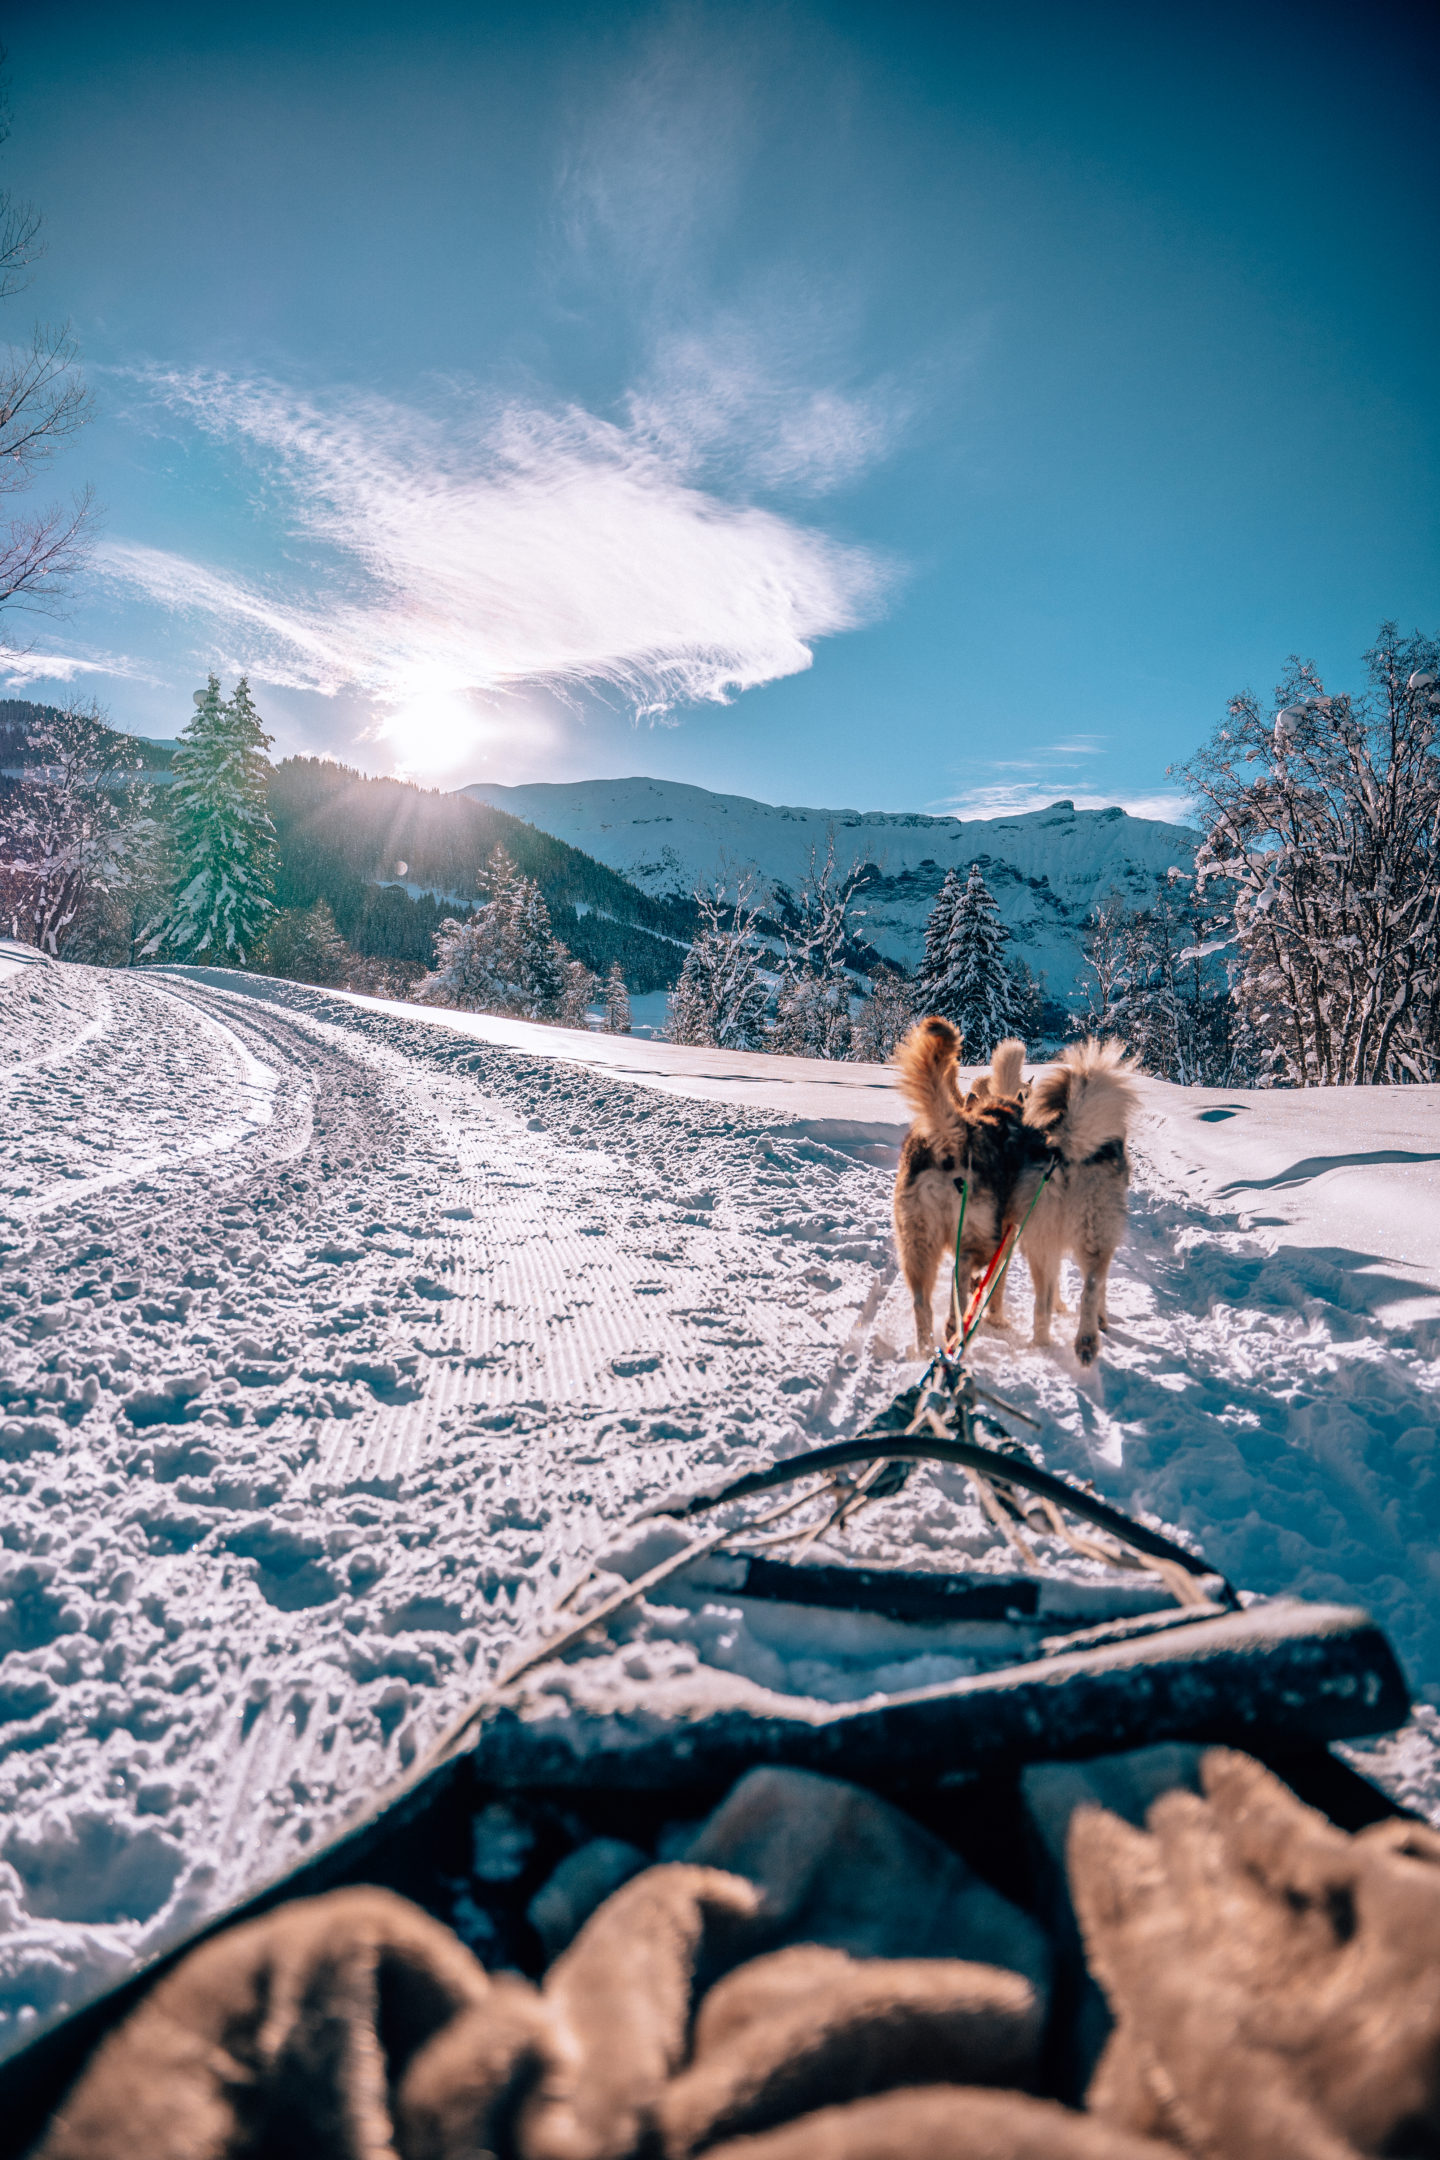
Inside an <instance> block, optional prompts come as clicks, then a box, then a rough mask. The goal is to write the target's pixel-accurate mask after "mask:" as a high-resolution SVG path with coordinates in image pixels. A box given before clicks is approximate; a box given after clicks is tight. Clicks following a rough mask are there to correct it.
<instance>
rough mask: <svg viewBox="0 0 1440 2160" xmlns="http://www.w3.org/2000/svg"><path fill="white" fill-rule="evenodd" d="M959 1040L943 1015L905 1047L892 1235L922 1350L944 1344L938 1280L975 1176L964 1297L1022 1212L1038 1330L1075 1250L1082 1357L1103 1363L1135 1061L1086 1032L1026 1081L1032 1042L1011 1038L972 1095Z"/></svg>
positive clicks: (996, 1310)
mask: <svg viewBox="0 0 1440 2160" xmlns="http://www.w3.org/2000/svg"><path fill="white" fill-rule="evenodd" d="M960 1051H961V1041H960V1036H959V1033H958V1032H957V1030H956V1029H955V1028H954V1027H953V1026H952V1025H951V1023H950V1022H949V1021H948V1020H942V1019H939V1018H937V1017H932V1018H930V1019H928V1020H921V1021H919V1022H917V1024H916V1025H915V1026H914V1027H913V1028H911V1030H910V1032H909V1034H908V1035H907V1036H906V1037H905V1039H904V1041H903V1042H901V1043H900V1044H899V1045H898V1047H897V1049H896V1051H895V1063H896V1064H897V1066H898V1067H899V1070H900V1090H901V1093H902V1094H903V1095H904V1097H905V1100H906V1101H907V1103H908V1104H909V1105H910V1108H911V1110H912V1111H913V1112H914V1118H915V1121H914V1123H913V1125H912V1126H911V1128H910V1131H909V1133H908V1134H907V1136H906V1139H905V1145H904V1147H903V1148H902V1149H901V1153H900V1169H899V1174H898V1176H897V1178H896V1181H895V1239H896V1244H897V1246H898V1248H899V1252H900V1264H901V1266H902V1268H903V1269H904V1272H905V1280H906V1282H907V1283H908V1284H909V1286H910V1295H911V1298H912V1300H913V1302H914V1307H915V1343H916V1349H917V1352H918V1353H919V1354H921V1355H924V1354H925V1353H926V1352H927V1351H928V1350H929V1349H930V1348H931V1347H932V1344H933V1340H934V1337H933V1322H932V1318H931V1301H932V1298H933V1295H934V1289H935V1277H936V1275H937V1273H938V1272H939V1268H940V1265H941V1262H942V1260H944V1259H946V1258H948V1256H949V1255H950V1254H952V1253H953V1252H954V1249H955V1238H956V1232H957V1229H958V1227H959V1219H960V1192H961V1187H962V1186H964V1187H965V1188H966V1202H965V1224H964V1231H963V1234H962V1236H961V1246H960V1295H961V1301H962V1305H963V1304H964V1303H965V1302H966V1301H968V1299H969V1296H970V1294H971V1291H972V1289H973V1287H974V1284H975V1282H976V1281H977V1280H978V1278H979V1277H980V1275H981V1274H983V1272H984V1270H985V1268H986V1266H987V1265H988V1263H989V1260H990V1257H991V1255H992V1253H993V1252H994V1251H995V1248H996V1246H997V1245H998V1244H999V1243H1000V1240H1001V1239H1002V1238H1003V1237H1004V1236H1005V1234H1006V1233H1007V1231H1009V1230H1010V1229H1011V1228H1012V1227H1013V1226H1016V1225H1018V1224H1021V1223H1024V1224H1025V1230H1024V1235H1023V1237H1022V1239H1021V1243H1020V1249H1021V1251H1022V1252H1023V1253H1024V1254H1025V1257H1026V1259H1027V1261H1028V1262H1029V1264H1030V1271H1031V1275H1032V1278H1033V1280H1034V1283H1035V1340H1036V1342H1037V1343H1046V1342H1048V1341H1049V1339H1050V1321H1051V1317H1052V1315H1053V1313H1054V1311H1055V1306H1056V1294H1057V1292H1058V1289H1059V1284H1060V1264H1061V1261H1062V1260H1063V1259H1064V1256H1065V1254H1066V1253H1067V1252H1068V1253H1072V1254H1073V1255H1074V1257H1075V1259H1076V1260H1077V1262H1078V1263H1079V1266H1080V1269H1081V1273H1082V1275H1083V1277H1084V1290H1083V1292H1082V1296H1081V1302H1080V1324H1079V1329H1078V1331H1077V1333H1076V1337H1075V1354H1076V1356H1077V1357H1078V1358H1079V1360H1080V1362H1081V1364H1082V1365H1089V1364H1092V1363H1093V1362H1094V1359H1095V1355H1096V1352H1097V1350H1098V1348H1099V1330H1100V1328H1102V1327H1103V1326H1104V1325H1105V1311H1104V1304H1105V1286H1106V1280H1107V1278H1108V1275H1109V1271H1110V1263H1111V1261H1112V1260H1113V1258H1114V1256H1115V1249H1116V1247H1117V1246H1118V1244H1119V1242H1120V1238H1121V1236H1122V1235H1123V1233H1124V1228H1125V1215H1126V1204H1125V1194H1126V1186H1127V1185H1128V1182H1129V1165H1128V1163H1127V1161H1126V1156H1125V1136H1126V1132H1127V1129H1128V1125H1129V1119H1130V1116H1131V1114H1132V1112H1133V1110H1134V1107H1135V1091H1134V1088H1133V1086H1132V1085H1131V1078H1130V1076H1131V1074H1132V1072H1133V1070H1134V1067H1133V1065H1132V1064H1131V1063H1130V1062H1129V1061H1128V1060H1127V1059H1126V1058H1125V1056H1124V1053H1123V1050H1122V1049H1121V1046H1120V1045H1119V1044H1118V1043H1099V1042H1094V1041H1087V1042H1084V1043H1079V1044H1076V1045H1075V1046H1074V1047H1073V1048H1071V1049H1069V1050H1066V1051H1065V1052H1064V1053H1063V1055H1062V1056H1061V1058H1060V1059H1059V1061H1058V1062H1057V1064H1055V1065H1054V1066H1053V1067H1052V1068H1051V1070H1050V1071H1049V1072H1047V1073H1045V1074H1044V1075H1042V1077H1041V1078H1040V1079H1039V1080H1038V1081H1037V1082H1036V1083H1035V1085H1034V1086H1033V1087H1032V1088H1031V1089H1029V1090H1028V1091H1027V1090H1025V1089H1024V1087H1023V1085H1022V1071H1023V1066H1024V1060H1025V1049H1024V1045H1023V1044H1022V1043H1018V1042H1015V1041H1013V1040H1012V1041H1007V1042H1002V1043H1001V1044H999V1046H998V1047H997V1049H996V1050H995V1053H994V1056H993V1057H992V1059H991V1063H990V1070H989V1072H988V1073H986V1074H983V1075H982V1076H981V1078H980V1080H979V1081H977V1083H976V1085H975V1087H974V1089H973V1090H972V1091H971V1093H970V1094H969V1095H968V1096H962V1095H961V1093H960V1084H959V1075H958V1066H959V1061H960ZM1047 1170H1048V1171H1049V1173H1050V1174H1049V1177H1048V1180H1046V1181H1045V1189H1044V1190H1043V1191H1041V1190H1040V1186H1041V1183H1042V1180H1045V1174H1046V1172H1047ZM1032 1202H1033V1203H1034V1206H1033V1210H1032ZM1004 1296H1005V1284H1004V1278H1003V1277H1002V1278H1001V1281H1000V1283H999V1285H998V1286H997V1288H996V1291H995V1294H994V1296H993V1298H992V1300H991V1304H990V1309H989V1312H988V1313H987V1319H988V1320H989V1322H990V1324H991V1325H992V1326H995V1327H1003V1326H1004V1325H1005V1318H1004Z"/></svg>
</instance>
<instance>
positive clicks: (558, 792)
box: [463, 779, 1197, 999]
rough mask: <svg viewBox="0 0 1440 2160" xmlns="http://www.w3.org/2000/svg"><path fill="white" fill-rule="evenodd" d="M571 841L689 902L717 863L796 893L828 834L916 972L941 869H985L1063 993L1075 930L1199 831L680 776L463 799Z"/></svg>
mask: <svg viewBox="0 0 1440 2160" xmlns="http://www.w3.org/2000/svg"><path fill="white" fill-rule="evenodd" d="M463 792H464V793H465V794H467V795H474V796H476V797H477V798H478V799H479V800H480V801H482V802H488V803H493V804H494V805H495V807H496V808H497V809H501V810H508V811H510V812H511V813H512V815H514V816H515V817H522V818H526V819H528V820H529V822H530V823H531V824H532V825H538V826H539V828H540V830H541V831H542V832H547V833H551V834H553V835H554V836H555V837H556V838H557V839H561V840H568V841H569V842H570V844H571V846H572V847H578V848H582V849H583V850H584V851H585V853H586V854H587V855H593V856H595V857H596V858H597V860H598V861H600V862H603V863H608V864H609V866H610V867H611V868H612V869H614V870H619V871H620V872H621V873H622V874H623V875H624V876H625V877H627V878H629V879H630V880H631V881H632V882H633V883H634V884H636V885H639V886H640V887H641V888H642V890H644V891H645V892H650V893H655V894H671V893H679V894H685V893H689V892H692V891H693V890H694V888H695V886H696V885H697V883H701V882H704V881H706V880H709V879H713V878H714V877H715V876H716V874H717V872H719V871H720V870H721V869H722V867H725V866H728V867H729V868H730V869H731V870H734V869H743V868H747V867H750V868H754V869H757V870H758V871H759V872H760V875H761V877H762V879H763V881H764V883H765V885H766V886H767V887H769V886H770V885H771V884H773V883H774V882H775V881H777V880H778V881H780V882H781V883H783V884H785V885H788V886H789V887H790V888H791V890H792V891H793V890H794V889H795V887H796V886H797V885H798V884H799V882H800V880H801V879H802V878H803V877H804V875H805V872H806V870H807V868H808V866H809V862H810V854H811V850H812V849H815V850H817V851H818V852H819V854H820V855H821V856H823V855H824V853H825V847H826V843H827V839H828V837H829V835H830V834H831V833H832V832H833V833H834V836H835V851H836V856H837V859H838V861H839V862H840V865H841V867H842V868H844V869H848V868H849V867H850V865H851V864H852V863H861V864H864V863H869V864H873V865H874V866H875V868H876V870H877V871H878V873H879V875H878V878H877V879H876V881H875V882H874V883H873V884H872V885H871V886H870V887H869V889H868V890H867V892H866V894H865V898H864V902H863V906H864V910H865V920H864V923H863V925H862V931H863V935H864V936H865V937H867V938H868V939H869V940H870V942H871V943H872V944H873V945H875V946H877V947H878V949H879V950H880V951H881V952H882V953H886V954H888V955H889V956H890V957H891V958H892V959H897V960H903V961H904V962H905V963H906V964H907V965H913V964H914V962H915V961H916V960H917V959H918V958H919V956H920V953H921V951H922V949H923V944H924V929H925V918H926V916H927V915H928V914H929V912H930V909H931V907H932V905H933V904H934V899H935V895H936V893H937V891H938V890H939V887H940V881H941V879H942V878H943V877H944V875H945V872H946V871H947V870H949V869H953V868H956V867H958V868H959V869H960V870H961V871H964V870H967V869H968V868H969V866H970V864H971V863H972V862H978V863H980V864H981V866H982V867H983V869H984V871H985V875H986V877H987V879H988V880H989V883H990V886H991V889H992V891H993V892H994V894H995V897H996V899H997V901H998V902H999V905H1000V911H1001V913H1002V915H1003V916H1004V918H1005V921H1006V922H1007V924H1008V925H1009V926H1010V928H1011V930H1012V931H1013V932H1014V935H1015V939H1016V943H1017V947H1018V950H1019V951H1020V952H1021V953H1022V954H1023V956H1024V958H1025V960H1026V962H1027V964H1028V965H1029V967H1030V968H1031V969H1032V970H1033V971H1034V972H1035V973H1036V974H1037V975H1038V974H1039V973H1040V972H1041V970H1042V969H1043V970H1044V972H1045V975H1046V978H1047V983H1048V987H1049V990H1050V994H1051V995H1052V996H1053V997H1056V998H1062V999H1063V998H1064V997H1065V996H1066V995H1067V994H1068V992H1069V991H1070V989H1071V987H1072V986H1073V983H1074V979H1075V975H1076V972H1077V970H1078V968H1079V966H1080V961H1081V951H1080V943H1079V937H1078V931H1079V925H1080V924H1081V922H1082V921H1083V920H1084V917H1085V915H1086V913H1087V911H1088V910H1089V909H1090V908H1091V907H1092V906H1093V905H1094V903H1095V902H1096V901H1097V900H1098V899H1101V898H1103V897H1104V895H1105V894H1106V893H1108V892H1109V891H1110V890H1111V888H1112V887H1114V888H1117V889H1118V890H1120V891H1121V892H1124V893H1127V894H1128V895H1130V896H1132V897H1134V898H1137V899H1143V898H1145V897H1147V896H1148V895H1149V894H1150V893H1151V892H1152V891H1153V890H1154V880H1155V878H1156V876H1157V875H1158V874H1159V873H1161V872H1163V871H1165V870H1168V869H1170V868H1172V867H1179V868H1182V869H1183V868H1187V867H1188V866H1189V865H1190V863H1191V862H1192V861H1193V860H1194V855H1195V848H1196V841H1197V836H1196V835H1195V834H1194V833H1193V832H1191V831H1189V830H1188V829H1187V828H1185V827H1183V826H1179V825H1162V824H1159V823H1157V822H1155V821H1154V820H1152V819H1149V818H1135V817H1130V816H1129V815H1128V814H1127V813H1126V812H1125V811H1123V810H1118V809H1115V810H1075V809H1073V808H1072V807H1071V805H1070V804H1069V803H1066V802H1057V803H1052V804H1051V805H1050V807H1049V809H1047V810H1032V811H1027V812H1025V813H1024V814H1023V815H1018V816H1015V817H1006V818H972V819H960V818H953V817H925V816H922V815H920V814H919V813H918V812H916V813H910V812H905V813H901V812H894V811H883V810H867V811H859V810H804V809H792V808H785V807H778V806H776V805H773V804H771V803H761V802H751V801H750V800H749V799H748V797H746V796H743V795H713V794H711V793H709V791H708V790H707V789H705V788H698V787H688V786H685V785H683V784H682V783H681V782H680V781H677V780H645V779H634V780H575V781H566V782H556V783H549V782H537V783H535V784H534V785H532V786H529V787H494V786H491V785H489V784H488V783H478V784H477V785H475V786H474V787H470V788H466V789H465V790H464V791H463Z"/></svg>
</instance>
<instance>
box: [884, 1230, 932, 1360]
mask: <svg viewBox="0 0 1440 2160" xmlns="http://www.w3.org/2000/svg"><path fill="white" fill-rule="evenodd" d="M895 1227H896V1243H897V1244H898V1245H899V1247H900V1265H901V1267H902V1268H903V1270H904V1273H905V1281H906V1283H907V1284H908V1285H909V1290H910V1299H911V1303H912V1304H913V1306H914V1308H915V1354H916V1356H917V1357H927V1356H928V1355H929V1353H930V1352H931V1351H932V1350H933V1349H934V1347H935V1319H934V1312H933V1306H934V1299H935V1275H936V1270H937V1269H938V1268H939V1265H940V1247H939V1246H938V1245H937V1244H936V1242H935V1240H934V1238H933V1237H932V1236H930V1234H929V1227H928V1225H927V1224H926V1222H925V1220H924V1218H923V1216H921V1217H918V1218H917V1217H912V1218H911V1219H910V1220H908V1221H906V1222H903V1223H902V1222H900V1221H899V1220H898V1219H897V1222H896V1226H895Z"/></svg>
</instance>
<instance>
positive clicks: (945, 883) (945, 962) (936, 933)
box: [915, 870, 964, 1016]
mask: <svg viewBox="0 0 1440 2160" xmlns="http://www.w3.org/2000/svg"><path fill="white" fill-rule="evenodd" d="M963 891H964V887H963V886H962V885H961V883H960V873H959V871H958V870H947V871H946V873H945V875H944V878H943V879H942V880H941V884H940V890H939V892H938V893H937V894H936V895H935V905H934V906H933V907H932V908H931V910H930V913H929V915H928V916H927V918H926V922H925V957H924V959H923V960H922V961H921V963H920V972H919V974H918V975H917V976H916V978H915V1010H916V1012H917V1013H940V1014H941V1015H942V1016H945V1015H947V1014H948V1011H949V1003H948V1000H949V997H950V936H951V932H952V931H953V929H954V927H955V910H956V909H957V908H958V907H959V905H960V896H961V893H962V892H963Z"/></svg>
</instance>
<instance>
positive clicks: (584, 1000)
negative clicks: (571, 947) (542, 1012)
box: [555, 945, 600, 1028]
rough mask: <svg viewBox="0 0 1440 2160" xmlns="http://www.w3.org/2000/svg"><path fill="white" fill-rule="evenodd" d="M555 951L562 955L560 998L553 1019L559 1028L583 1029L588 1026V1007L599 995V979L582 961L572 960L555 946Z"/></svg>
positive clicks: (560, 946)
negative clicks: (556, 1021)
mask: <svg viewBox="0 0 1440 2160" xmlns="http://www.w3.org/2000/svg"><path fill="white" fill-rule="evenodd" d="M555 949H556V951H557V952H558V953H560V954H562V955H563V958H562V960H561V963H560V976H561V983H560V996H559V999H558V1002H557V1004H556V1007H555V1018H556V1019H557V1020H558V1021H559V1023H560V1025H561V1027H571V1028H583V1027H588V1026H589V1025H590V1007H591V1006H592V1005H593V1004H594V1002H595V1000H596V998H597V997H598V996H599V995H600V978H599V976H598V975H597V974H595V973H594V971H593V970H592V969H591V968H588V967H586V965H585V962H584V961H583V960H576V959H574V958H573V957H572V956H571V955H570V954H569V953H567V952H566V951H565V947H564V946H563V945H557V946H556V948H555Z"/></svg>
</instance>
